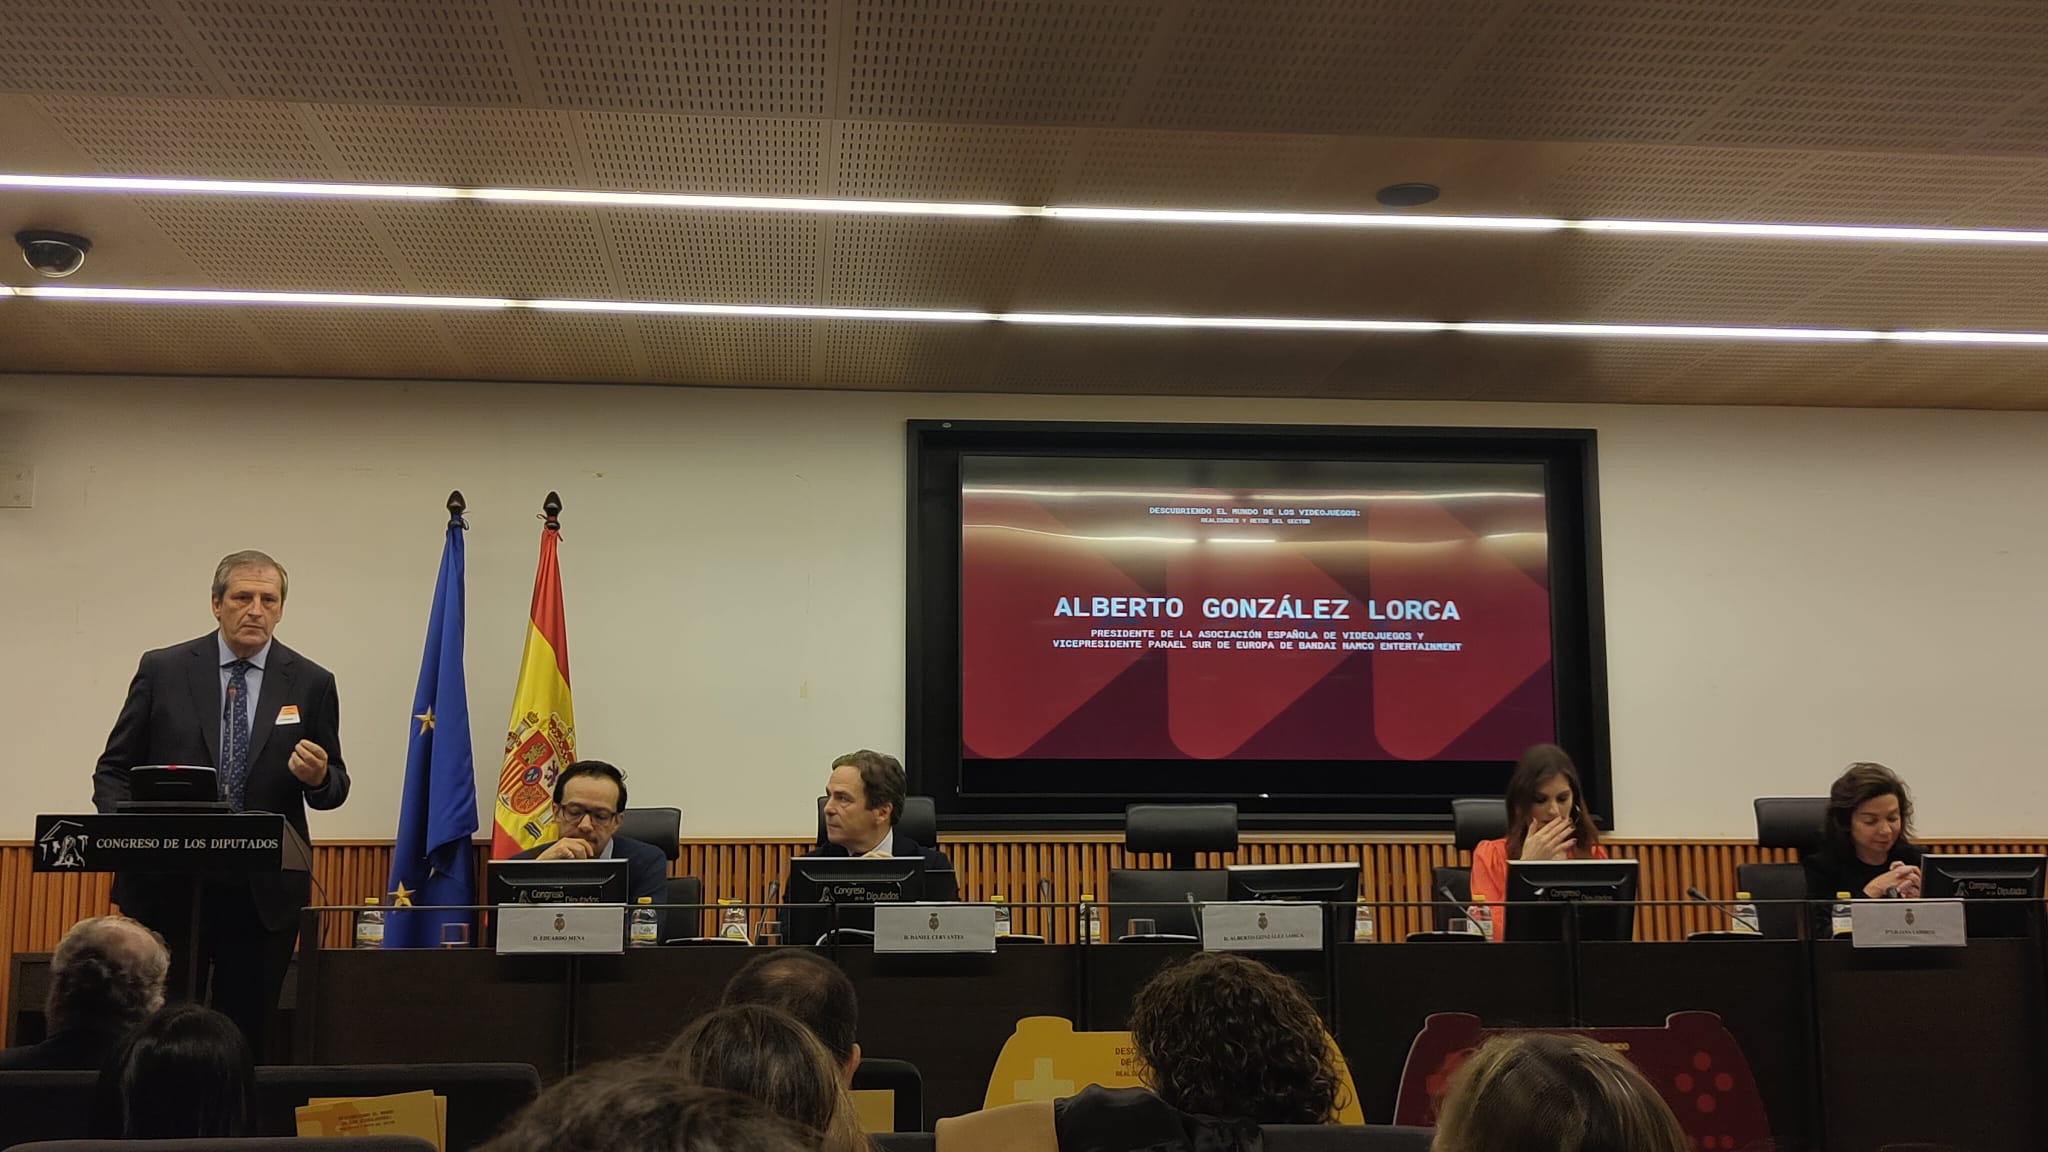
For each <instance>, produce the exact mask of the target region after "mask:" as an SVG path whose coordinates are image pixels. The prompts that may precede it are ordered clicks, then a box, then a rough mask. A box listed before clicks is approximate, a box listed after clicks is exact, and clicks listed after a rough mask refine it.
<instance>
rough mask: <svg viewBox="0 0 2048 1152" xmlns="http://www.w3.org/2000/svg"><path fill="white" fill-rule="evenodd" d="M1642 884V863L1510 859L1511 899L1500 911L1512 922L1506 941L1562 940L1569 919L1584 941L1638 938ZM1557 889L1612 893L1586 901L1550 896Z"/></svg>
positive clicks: (1505, 932)
mask: <svg viewBox="0 0 2048 1152" xmlns="http://www.w3.org/2000/svg"><path fill="white" fill-rule="evenodd" d="M1546 881H1547V882H1548V883H1547V884H1546V883H1543V882H1546ZM1642 882H1643V869H1642V864H1641V862H1640V861H1636V860H1630V859H1620V860H1510V861H1508V876H1507V895H1506V896H1505V897H1503V899H1505V900H1506V901H1507V903H1506V905H1505V906H1504V907H1503V908H1502V912H1501V914H1502V915H1504V916H1506V917H1507V918H1508V919H1507V921H1506V923H1505V924H1503V925H1502V928H1501V939H1503V940H1506V941H1510V942H1529V941H1538V942H1542V941H1555V940H1563V939H1565V936H1566V928H1565V921H1566V918H1567V917H1569V918H1571V919H1573V920H1574V921H1575V925H1574V926H1575V928H1576V933H1575V934H1576V935H1577V937H1578V939H1580V940H1611V941H1623V942H1626V941H1629V940H1633V939H1634V938H1635V924H1636V903H1637V901H1638V900H1639V899H1640V898H1641V897H1640V895H1639V894H1640V893H1641V891H1642ZM1558 887H1569V888H1573V889H1584V888H1592V889H1598V890H1600V891H1602V892H1606V893H1612V895H1611V896H1603V897H1601V898H1600V899H1597V900H1586V899H1581V898H1565V899H1559V898H1557V897H1554V896H1550V895H1548V894H1547V893H1549V892H1550V891H1551V890H1552V889H1554V888H1558Z"/></svg>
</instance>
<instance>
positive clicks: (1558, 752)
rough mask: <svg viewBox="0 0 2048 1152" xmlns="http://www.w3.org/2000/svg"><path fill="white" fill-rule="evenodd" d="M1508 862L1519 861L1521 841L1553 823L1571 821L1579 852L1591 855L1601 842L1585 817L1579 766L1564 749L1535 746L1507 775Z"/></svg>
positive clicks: (1590, 822) (1528, 749)
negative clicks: (1530, 832) (1560, 820)
mask: <svg viewBox="0 0 2048 1152" xmlns="http://www.w3.org/2000/svg"><path fill="white" fill-rule="evenodd" d="M1507 801H1508V859H1510V860H1515V859H1520V858H1521V854H1522V842H1523V841H1524V840H1526V839H1527V838H1528V836H1529V830H1530V829H1531V828H1537V827H1541V826H1542V825H1545V824H1548V823H1550V822H1551V821H1552V820H1558V819H1564V820H1569V821H1570V822H1571V825H1572V828H1573V830H1574V832H1573V837H1574V839H1576V840H1577V842H1578V844H1577V848H1576V851H1577V852H1578V853H1579V855H1581V856H1586V855H1589V854H1591V852H1592V850H1593V846H1594V845H1595V844H1598V843H1600V830H1599V829H1598V828H1595V827H1594V826H1593V818H1592V817H1590V816H1588V815H1586V807H1585V789H1584V788H1583V787H1582V786H1581V785H1580V783H1579V769H1578V766H1577V765H1575V764H1573V763H1572V758H1571V757H1570V756H1569V755H1567V754H1566V753H1565V750H1564V749H1562V748H1559V747H1558V746H1557V745H1555V744H1533V745H1531V746H1530V747H1529V748H1527V749H1526V750H1524V751H1523V753H1522V755H1521V756H1520V757H1519V758H1518V759H1516V761H1515V770H1514V771H1513V772H1512V773H1510V774H1509V775H1508V794H1507Z"/></svg>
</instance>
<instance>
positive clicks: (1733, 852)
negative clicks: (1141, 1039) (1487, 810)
mask: <svg viewBox="0 0 2048 1152" xmlns="http://www.w3.org/2000/svg"><path fill="white" fill-rule="evenodd" d="M1604 843H1605V844H1606V845H1607V849H1608V852H1609V854H1610V855H1612V856H1615V857H1633V858H1635V859H1638V860H1641V861H1642V867H1643V872H1642V893H1641V897H1642V899H1644V900H1646V901H1660V900H1661V901H1673V902H1676V903H1674V904H1673V905H1671V906H1668V907H1651V908H1644V909H1642V910H1641V912H1640V913H1639V914H1638V915H1637V917H1636V935H1637V937H1638V938H1639V939H1643V940H1682V939H1684V938H1685V935H1686V934H1687V933H1688V932H1697V931H1702V930H1706V929H1711V928H1717V927H1721V926H1722V925H1721V924H1720V923H1719V919H1720V918H1719V917H1718V916H1716V915H1715V914H1713V913H1712V911H1711V910H1710V909H1707V908H1704V907H1700V906H1696V905H1695V906H1690V907H1688V906H1685V905H1684V904H1683V901H1685V899H1686V895H1685V890H1686V888H1687V886H1689V885H1690V886H1697V887H1698V888H1699V889H1700V890H1701V891H1703V892H1706V893H1708V894H1710V895H1714V896H1719V897H1726V896H1729V895H1732V894H1733V893H1734V891H1735V869H1736V866H1737V865H1739V864H1746V863H1752V862H1757V861H1766V860H1777V861H1785V860H1790V859H1792V856H1791V854H1790V853H1789V852H1786V851H1784V850H1765V849H1761V848H1758V847H1757V846H1756V845H1754V844H1746V843H1742V842H1739V841H1729V840H1630V839H1626V838H1620V837H1610V838H1608V839H1607V840H1606V841H1604ZM1919 843H1920V844H1921V846H1922V847H1924V848H1926V849H1927V850H1929V851H1942V852H2042V851H2048V840H2023V841H2022V840H2007V841H1995V842H1994V841H1978V840H1923V841H1920V842H1919ZM940 846H941V847H943V848H944V849H945V850H946V853H947V854H948V855H949V856H951V857H952V860H953V866H954V867H955V868H956V869H957V870H958V872H959V875H960V896H961V899H963V900H986V899H988V898H990V897H992V896H997V895H1000V896H1002V897H1004V899H1005V900H1006V901H1008V902H1009V903H1011V904H1013V905H1025V904H1029V903H1031V902H1034V901H1040V900H1043V901H1046V902H1050V903H1065V904H1071V903H1073V902H1074V901H1076V900H1078V899H1080V897H1081V896H1082V895H1083V894H1084V893H1085V894H1090V895H1093V896H1095V897H1096V898H1097V899H1101V898H1103V897H1104V896H1105V895H1106V894H1107V892H1108V890H1109V871H1110V869H1112V868H1163V867H1165V866H1166V859H1165V857H1164V856H1163V855H1159V854H1150V853H1132V852H1125V851H1124V849H1123V845H1122V844H1121V842H1120V840H1119V838H1118V837H1115V836H1113V835H1102V836H1066V837H1060V838H1057V839H1045V838H1033V837H1025V836H986V837H973V836H960V837H955V836H945V837H941V838H940ZM808 847H809V845H808V844H807V843H804V842H798V841H783V842H772V841H754V840H687V841H684V842H683V843H682V845H681V851H680V855H679V856H678V858H677V859H676V861H675V863H674V864H673V865H672V866H671V868H670V871H671V873H672V874H674V875H678V876H700V877H702V878H703V880H704V895H705V899H706V900H717V899H721V898H723V899H734V900H740V901H743V902H747V903H753V904H766V903H767V902H768V885H769V883H770V882H771V881H777V880H779V879H780V878H781V877H782V876H783V875H784V874H785V873H786V871H787V869H788V864H789V859H790V857H792V856H795V855H797V854H798V853H800V852H802V851H804V850H805V849H806V848H808ZM488 851H489V847H488V843H487V842H486V843H485V844H483V845H481V846H480V848H479V852H478V859H479V864H478V867H479V869H481V867H482V857H483V855H485V854H486V853H487V852H488ZM31 859H32V848H31V846H30V845H29V844H28V843H26V842H23V841H14V842H0V1004H4V1003H5V1002H6V995H7V984H6V982H7V979H8V976H9V972H10V968H11V965H10V963H9V960H10V958H11V957H12V956H13V954H14V953H16V952H47V951H49V950H50V949H51V948H53V947H55V946H56V943H57V939H58V937H60V936H62V935H63V934H64V929H65V928H66V927H67V926H68V925H70V924H71V923H72V922H73V921H75V920H78V919H79V918H81V917H84V916H94V915H98V914H100V913H103V912H106V911H107V910H108V907H109V906H108V900H107V892H108V889H109V887H110V885H111V878H110V877H108V876H106V875H91V874H89V875H82V876H80V875H69V876H66V875H51V874H47V873H45V874H41V875H38V874H36V873H33V872H31V871H30V864H31ZM1335 860H1356V861H1359V862H1360V863H1361V864H1362V865H1363V866H1364V882H1363V883H1364V895H1365V896H1366V898H1368V899H1370V900H1372V901H1374V902H1375V903H1379V904H1382V905H1386V906H1385V907H1382V908H1381V909H1380V911H1379V938H1380V939H1381V940H1399V939H1402V938H1403V937H1404V936H1405V935H1406V934H1407V933H1409V932H1413V931H1419V930H1422V929H1425V928H1427V927H1429V926H1430V925H1429V922H1428V921H1429V910H1428V908H1427V905H1428V904H1429V902H1430V884H1429V880H1430V869H1432V868H1434V867H1436V866H1438V865H1449V864H1462V863H1465V862H1466V861H1464V860H1463V859H1462V858H1461V857H1460V854H1459V853H1457V852H1456V851H1455V850H1454V849H1453V847H1452V845H1451V841H1450V838H1449V837H1447V836H1437V837H1411V838H1400V839H1397V838H1391V837H1360V836H1354V837H1349V838H1345V839H1330V838H1324V837H1316V836H1308V835H1299V836H1297V835H1288V836H1280V835H1275V836H1247V837H1245V838H1244V840H1243V842H1242V844H1241V845H1240V846H1239V848H1238V850H1237V852H1236V853H1235V854H1234V855H1228V856H1226V855H1223V854H1220V853H1205V854H1203V855H1202V856H1201V857H1200V858H1199V863H1200V865H1201V866H1202V867H1205V868H1214V867H1221V866H1222V865H1224V864H1292V863H1311V862H1320V861H1335ZM390 867H391V844H390V842H389V841H331V842H325V843H320V844H315V845H314V846H313V881H314V884H315V885H316V887H315V889H314V898H315V900H316V901H324V902H325V903H327V904H330V905H348V904H360V903H362V901H363V900H364V899H365V898H366V897H369V896H377V895H381V894H382V893H383V892H384V890H385V887H384V884H385V877H386V876H387V875H388V874H389V872H390ZM328 920H329V922H328V923H327V925H326V926H325V928H324V929H323V939H324V942H325V944H326V945H327V946H328V947H345V946H346V945H347V943H348V932H349V924H348V918H347V917H345V916H339V915H337V916H331V917H329V918H328ZM712 921H713V917H712V916H711V915H710V914H707V915H706V919H705V926H704V929H705V931H707V932H709V931H711V930H713V923H712ZM1014 928H1015V930H1016V931H1019V932H1031V933H1037V934H1039V935H1043V936H1045V937H1046V938H1047V939H1049V940H1051V941H1053V942H1055V943H1067V942H1071V941H1072V939H1073V936H1074V924H1073V917H1072V913H1071V911H1068V910H1057V909H1047V908H1033V907H1018V908H1017V909H1016V912H1015V923H1014ZM10 1010H11V1009H10Z"/></svg>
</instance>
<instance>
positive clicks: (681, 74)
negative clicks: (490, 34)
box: [518, 0, 830, 116]
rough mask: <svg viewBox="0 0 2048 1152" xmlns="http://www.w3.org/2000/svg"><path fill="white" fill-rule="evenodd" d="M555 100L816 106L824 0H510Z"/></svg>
mask: <svg viewBox="0 0 2048 1152" xmlns="http://www.w3.org/2000/svg"><path fill="white" fill-rule="evenodd" d="M518 5H519V14H520V18H521V23H522V27H523V28H524V30H525V34H526V41H527V44H528V46H529V47H530V50H531V51H532V54H533V60H534V65H535V68H536V70H537V71H538V73H539V76H540V85H541V91H542V94H543V97H544V98H545V99H546V101H547V102H548V103H549V104H552V105H554V106H556V107H560V108H623V109H637V110H641V111H649V112H687V113H692V114H695V115H700V116H823V115H825V112H826V98H827V93H826V87H825V64H826V17H827V11H828V9H829V7H830V5H829V4H827V3H826V2H825V0H808V2H806V0H768V2H762V3H748V2H743V0H730V2H727V3H705V2H695V0H518Z"/></svg>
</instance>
